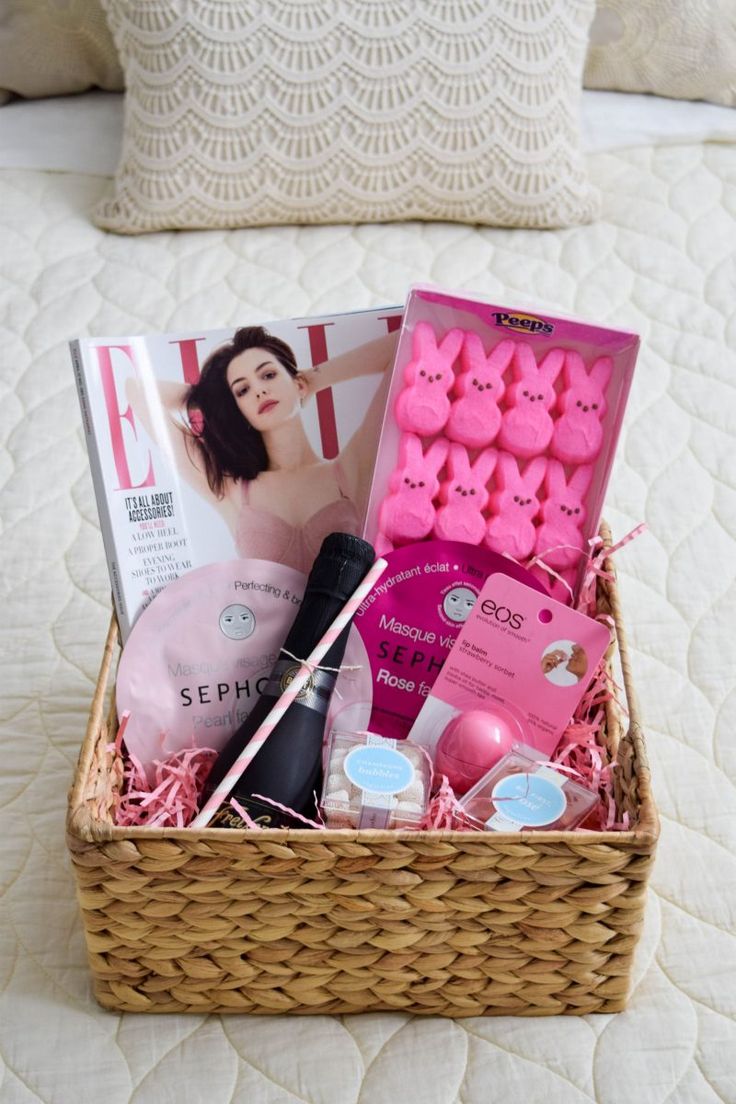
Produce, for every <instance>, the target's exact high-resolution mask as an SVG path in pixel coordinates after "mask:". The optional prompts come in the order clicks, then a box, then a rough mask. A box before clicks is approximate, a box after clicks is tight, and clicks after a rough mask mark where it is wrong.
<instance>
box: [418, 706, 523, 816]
mask: <svg viewBox="0 0 736 1104" xmlns="http://www.w3.org/2000/svg"><path fill="white" fill-rule="evenodd" d="M523 735H524V734H523V732H522V730H521V726H520V725H519V722H518V721H517V720H516V718H515V717H512V716H511V714H510V713H508V712H506V710H503V709H498V710H495V709H494V710H490V709H488V710H486V709H468V710H467V711H466V712H464V713H458V715H457V716H456V717H453V719H452V720H451V721H450V723H449V724H448V725H447V727H446V728H445V730H444V732H443V733H442V735H441V736H440V738H439V741H438V743H437V748H436V750H435V760H434V765H435V769H436V770H437V771H438V772H439V773H440V774H444V775H446V776H447V780H448V782H449V783H450V785H451V786H452V788H453V790H454V791H455V793H456V794H457V796H458V797H459V796H460V795H461V794H464V793H466V791H467V790H469V789H470V787H471V786H474V785H475V783H476V782H478V781H479V780H480V779H481V778H482V777H483V775H484V774H486V773H487V772H488V771H489V770H490V769H491V767H493V766H494V765H495V764H496V763H497V762H498V761H499V759H502V758H503V757H504V755H506V754H507V753H508V752H509V751H510V750H511V748H512V747H513V745H514V744H518V743H519V741H520V740H522V739H523Z"/></svg>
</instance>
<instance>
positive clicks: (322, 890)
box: [67, 530, 659, 1017]
mask: <svg viewBox="0 0 736 1104" xmlns="http://www.w3.org/2000/svg"><path fill="white" fill-rule="evenodd" d="M602 532H603V535H604V539H605V538H606V536H607V533H606V531H605V530H602ZM607 567H608V570H609V572H611V573H612V568H611V565H610V562H609V563H608V565H607ZM598 606H599V610H600V611H603V612H607V613H610V614H611V616H612V618H613V621H614V623H615V625H616V630H617V639H618V647H619V652H620V660H621V669H622V672H623V681H624V687H625V692H626V698H627V702H626V710H627V714H628V716H627V722H628V727H627V728H626V729H624V728H623V726H622V724H621V719H620V718H621V711H620V709H619V708H618V706H617V705H616V704H615V703H610V704H609V706H608V707H607V720H606V725H605V730H604V736H603V740H604V746H603V749H602V750H603V752H604V755H605V756H606V757H610V759H611V760H617V762H618V769H617V771H616V773H615V777H616V780H617V781H616V799H617V805H618V811H619V815H620V814H621V813H623V812H624V811H626V812H627V813H628V815H629V820H630V823H631V825H632V828H631V830H627V831H623V832H584V833H581V832H559V831H558V832H549V831H547V832H545V831H542V832H534V833H526V834H524V835H523V836H522V835H521V834H520V833H503V834H500V833H499V834H496V833H491V832H487V833H474V832H448V831H442V832H407V831H403V832H395V831H393V832H392V831H386V830H381V831H376V830H361V831H353V830H339V831H338V830H327V831H322V832H318V831H314V830H309V829H305V830H294V829H288V830H287V829H266V830H262V831H244V830H232V829H223V828H205V829H201V830H196V831H195V830H192V829H162V828H119V827H116V826H115V825H114V823H113V818H112V812H111V810H112V808H113V804H114V793H115V789H116V787H117V786H119V784H120V779H121V762H120V760H119V758H118V757H117V756H116V755H115V754H114V752H112V751H111V750H110V742H111V740H112V739H113V737H114V734H115V719H114V710H113V708H112V706H109V707H106V702H107V699H108V697H109V690H108V681H109V677H110V672H111V668H112V665H113V659H114V655H115V652H116V637H117V628H116V625H115V622H114V621H113V622H112V624H111V628H110V632H109V634H108V639H107V642H106V645H105V650H104V655H103V661H102V667H101V671H100V677H99V680H98V684H97V688H96V692H95V695H94V699H93V702H92V708H91V713H90V718H89V724H88V728H87V733H86V736H85V740H84V743H83V746H82V750H81V754H80V759H79V764H78V767H77V773H76V776H75V779H74V783H73V786H72V789H71V792H70V797H69V811H68V818H67V843H68V847H69V850H70V852H71V857H72V862H73V866H74V870H75V874H76V880H77V890H78V897H79V904H80V908H81V913H82V917H83V922H84V927H85V934H86V940H87V948H88V954H89V962H90V967H91V971H92V975H93V978H94V988H95V995H96V997H97V999H98V1001H99V1002H100V1004H101V1005H103V1007H105V1008H109V1009H115V1010H119V1011H139V1012H199V1013H202V1012H252V1013H260V1014H263V1013H276V1012H295V1013H296V1012H298V1013H314V1014H325V1013H348V1012H367V1011H371V1012H373V1011H379V1010H391V1011H397V1010H401V1011H403V1012H411V1013H421V1014H434V1015H441V1016H452V1017H461V1016H478V1015H497V1014H501V1015H521V1016H537V1015H556V1014H561V1013H564V1014H570V1015H583V1014H586V1013H590V1012H617V1011H620V1010H621V1009H622V1008H623V1007H624V1006H625V1003H626V998H627V993H628V988H629V982H630V975H631V968H632V958H633V953H634V949H635V946H636V943H637V940H638V936H639V933H640V930H641V926H642V919H643V912H644V901H645V895H646V885H647V880H648V877H649V873H650V870H651V866H652V862H653V859H654V852H655V847H656V841H657V837H658V831H659V825H658V819H657V813H656V810H655V808H654V804H653V801H652V797H651V791H650V779H649V770H648V767H647V761H646V753H645V748H644V741H643V735H642V730H641V726H640V723H639V719H638V707H637V704H636V698H635V695H634V692H633V688H632V684H631V674H630V668H629V660H628V655H627V650H626V641H625V635H624V631H623V627H622V623H621V617H620V611H619V606H618V596H617V591H616V584H615V581H614V582H611V581H608V580H604V579H601V580H600V581H599V584H598Z"/></svg>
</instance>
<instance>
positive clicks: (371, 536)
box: [363, 285, 639, 603]
mask: <svg viewBox="0 0 736 1104" xmlns="http://www.w3.org/2000/svg"><path fill="white" fill-rule="evenodd" d="M638 348H639V338H638V336H637V335H636V334H633V333H629V332H626V331H622V330H613V329H608V328H603V327H600V326H593V325H590V324H588V323H587V322H583V321H577V320H575V319H569V318H562V317H558V316H554V315H548V314H546V313H545V314H542V313H539V314H537V313H535V314H530V313H528V312H527V311H519V310H514V309H511V308H508V307H503V306H498V305H496V304H493V303H488V302H484V301H481V300H479V299H477V298H472V297H466V296H463V295H458V294H453V293H451V292H447V291H443V290H441V289H438V288H433V287H428V286H424V285H417V286H415V287H412V288H411V290H410V292H409V295H408V298H407V302H406V308H405V311H404V316H403V323H402V328H401V335H400V339H399V344H398V348H397V353H396V359H395V362H394V369H393V373H392V378H391V385H390V389H389V394H388V398H387V404H386V412H385V416H384V421H383V426H382V431H381V437H380V441H379V447H378V455H377V460H376V466H375V469H374V476H373V482H372V487H371V494H370V499H369V504H368V510H367V516H366V524H365V527H364V531H363V536H364V537H365V539H366V540H369V541H370V542H371V543H372V544H373V545H374V547H376V549H377V551H378V553H379V554H380V555H385V553H386V552H387V551H391V550H392V549H394V548H396V547H401V546H403V545H406V544H409V543H412V542H414V541H421V540H428V539H432V538H433V537H436V536H443V537H447V536H448V535H449V533H450V532H452V533H454V534H457V535H456V536H455V539H463V540H471V541H472V542H473V543H478V544H479V545H485V546H487V547H489V548H492V549H494V550H495V551H497V552H501V553H504V554H507V555H512V556H514V558H516V559H518V560H519V561H520V562H522V563H531V562H532V558H533V557H534V558H541V559H542V560H543V561H544V562H545V563H547V564H548V565H549V567H550V568H551V569H552V571H553V572H555V574H556V575H557V576H561V578H562V579H564V581H565V582H564V583H560V582H559V581H558V580H556V578H555V575H550V573H548V572H546V571H544V569H543V568H539V567H537V566H535V567H534V572H535V574H537V575H538V577H539V578H540V579H542V581H543V582H544V584H545V586H546V587H547V588H548V589H549V590H550V592H551V593H553V594H554V596H555V597H556V598H557V599H558V600H562V601H565V602H566V603H569V601H570V599H571V597H572V595H571V594H570V591H572V592H573V593H574V594H575V596H577V592H578V589H579V586H580V582H581V579H582V574H583V570H584V560H585V554H586V552H587V549H588V547H589V544H588V542H589V541H590V540H591V539H592V538H593V537H594V536H595V535H596V533H597V531H598V526H599V523H600V518H601V511H602V506H603V500H604V496H605V492H606V487H607V485H608V480H609V477H610V473H611V467H612V464H613V459H614V454H615V450H616V445H617V442H618V438H619V435H620V432H621V424H622V421H623V416H624V410H625V406H626V401H627V398H628V394H629V390H630V387H631V381H632V376H633V371H634V366H635V362H636V356H637V352H638ZM478 475H480V476H481V477H482V479H481V481H482V483H483V486H481V487H479V486H478V485H477V484H478V478H477V477H478ZM471 477H472V478H471ZM448 522H449V523H451V524H452V527H453V528H452V530H450V531H449V532H448ZM478 535H480V539H479V540H478V539H477V537H478ZM565 584H567V586H565Z"/></svg>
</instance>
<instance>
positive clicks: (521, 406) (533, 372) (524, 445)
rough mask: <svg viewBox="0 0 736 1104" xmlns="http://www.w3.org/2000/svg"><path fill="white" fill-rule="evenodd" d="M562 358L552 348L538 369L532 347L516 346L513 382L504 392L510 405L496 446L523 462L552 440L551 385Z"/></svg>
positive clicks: (539, 451)
mask: <svg viewBox="0 0 736 1104" xmlns="http://www.w3.org/2000/svg"><path fill="white" fill-rule="evenodd" d="M564 359H565V354H564V352H563V350H562V349H551V350H550V352H548V353H547V355H546V356H545V358H544V360H543V361H542V363H541V364H540V365H539V367H537V362H536V360H535V359H534V353H533V352H532V349H531V347H530V346H529V345H526V344H524V343H523V342H520V343H519V344H518V345H517V346H516V349H515V352H514V375H515V377H516V382H515V383H512V384H511V387H509V389H508V392H507V398H508V399H509V403H510V405H509V409H508V410H507V411H506V413H505V414H504V416H503V420H502V422H501V432H500V433H499V436H498V443H499V445H500V446H501V447H502V448H504V449H506V450H507V451H508V452H513V454H514V456H517V457H519V458H520V459H522V460H525V459H528V458H529V457H530V456H538V455H539V453H541V452H544V451H545V449H546V448H547V446H548V445H549V443H550V441H551V439H552V431H553V429H554V424H553V422H552V418H551V417H550V414H549V411H550V410H551V409H552V407H553V406H554V404H555V399H556V398H557V396H556V394H555V389H554V382H555V380H556V379H557V376H558V375H559V373H560V369H561V368H562V364H563V361H564Z"/></svg>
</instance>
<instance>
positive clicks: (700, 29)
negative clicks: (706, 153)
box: [585, 0, 736, 107]
mask: <svg viewBox="0 0 736 1104" xmlns="http://www.w3.org/2000/svg"><path fill="white" fill-rule="evenodd" d="M585 84H586V86H587V87H588V88H611V89H615V90H618V91H621V92H652V93H654V94H655V95H657V96H674V97H675V98H676V99H682V100H712V101H713V102H714V103H721V104H726V105H727V106H729V107H733V106H736V0H598V11H597V12H596V18H595V21H594V23H593V26H592V27H591V32H590V52H589V54H588V60H587V62H586V66H585Z"/></svg>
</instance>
